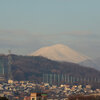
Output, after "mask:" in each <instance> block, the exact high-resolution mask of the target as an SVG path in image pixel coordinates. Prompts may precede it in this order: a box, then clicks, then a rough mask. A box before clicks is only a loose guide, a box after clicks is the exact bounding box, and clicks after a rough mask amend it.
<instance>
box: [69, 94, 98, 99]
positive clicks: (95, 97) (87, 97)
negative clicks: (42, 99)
mask: <svg viewBox="0 0 100 100" xmlns="http://www.w3.org/2000/svg"><path fill="white" fill-rule="evenodd" d="M68 100H100V96H92V95H89V96H84V95H74V96H69V98H68Z"/></svg>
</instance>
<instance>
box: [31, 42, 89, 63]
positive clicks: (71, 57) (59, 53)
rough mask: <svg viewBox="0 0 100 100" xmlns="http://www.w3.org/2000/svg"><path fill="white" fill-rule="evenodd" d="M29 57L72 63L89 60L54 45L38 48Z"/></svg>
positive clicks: (58, 45)
mask: <svg viewBox="0 0 100 100" xmlns="http://www.w3.org/2000/svg"><path fill="white" fill-rule="evenodd" d="M30 56H43V57H46V58H48V59H51V60H55V61H65V62H72V63H80V62H82V61H85V60H87V59H89V57H87V56H85V55H82V54H80V53H78V52H76V51H74V50H72V49H71V48H69V47H68V46H65V45H63V44H56V45H53V46H48V47H43V48H40V49H39V50H37V51H35V52H33V53H32V54H30Z"/></svg>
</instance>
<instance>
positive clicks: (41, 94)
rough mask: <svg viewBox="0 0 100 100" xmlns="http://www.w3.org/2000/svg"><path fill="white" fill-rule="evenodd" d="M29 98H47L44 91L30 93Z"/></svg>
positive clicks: (36, 99) (38, 99) (33, 99)
mask: <svg viewBox="0 0 100 100" xmlns="http://www.w3.org/2000/svg"><path fill="white" fill-rule="evenodd" d="M30 100H47V94H46V93H31V95H30Z"/></svg>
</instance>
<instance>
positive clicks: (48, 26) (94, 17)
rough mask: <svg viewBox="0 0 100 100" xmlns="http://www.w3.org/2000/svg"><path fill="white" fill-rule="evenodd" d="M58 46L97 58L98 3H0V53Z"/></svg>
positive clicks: (43, 0) (2, 0)
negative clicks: (64, 46)
mask: <svg viewBox="0 0 100 100" xmlns="http://www.w3.org/2000/svg"><path fill="white" fill-rule="evenodd" d="M58 43H60V44H65V45H68V46H69V47H71V48H72V49H74V50H76V51H78V52H80V53H83V54H85V55H87V56H90V57H92V58H96V57H100V0H0V53H7V52H8V49H11V50H12V53H17V54H24V55H26V54H30V53H32V52H33V51H35V50H37V49H39V48H41V47H44V46H48V45H53V44H58Z"/></svg>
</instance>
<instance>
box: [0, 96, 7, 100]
mask: <svg viewBox="0 0 100 100" xmlns="http://www.w3.org/2000/svg"><path fill="white" fill-rule="evenodd" d="M0 100H8V99H7V98H6V97H0Z"/></svg>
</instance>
